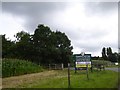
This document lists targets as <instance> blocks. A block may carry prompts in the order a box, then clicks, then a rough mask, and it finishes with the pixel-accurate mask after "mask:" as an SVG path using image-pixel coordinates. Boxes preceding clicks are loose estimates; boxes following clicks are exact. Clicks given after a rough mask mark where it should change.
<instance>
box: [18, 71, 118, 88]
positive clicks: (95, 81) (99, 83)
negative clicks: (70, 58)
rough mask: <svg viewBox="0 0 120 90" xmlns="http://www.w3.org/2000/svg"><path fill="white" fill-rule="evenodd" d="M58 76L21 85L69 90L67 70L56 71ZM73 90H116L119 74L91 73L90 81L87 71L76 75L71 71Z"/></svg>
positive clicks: (42, 78)
mask: <svg viewBox="0 0 120 90" xmlns="http://www.w3.org/2000/svg"><path fill="white" fill-rule="evenodd" d="M56 72H57V74H55V75H54V76H49V77H47V78H44V77H41V79H38V80H37V81H34V82H33V83H32V84H27V83H26V84H24V85H20V87H25V88H68V77H67V70H63V71H56ZM70 73H71V76H70V80H71V86H70V87H71V88H116V87H117V83H118V73H117V72H113V71H108V70H105V71H93V72H89V80H88V79H87V76H86V71H79V72H77V73H76V74H75V73H74V71H71V72H70Z"/></svg>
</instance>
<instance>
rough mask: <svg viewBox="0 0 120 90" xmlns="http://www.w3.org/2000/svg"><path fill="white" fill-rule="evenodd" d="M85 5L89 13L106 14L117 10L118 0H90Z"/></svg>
mask: <svg viewBox="0 0 120 90" xmlns="http://www.w3.org/2000/svg"><path fill="white" fill-rule="evenodd" d="M85 7H86V8H85V9H86V14H87V15H93V14H96V15H105V14H109V12H111V11H114V10H117V8H118V2H88V3H85Z"/></svg>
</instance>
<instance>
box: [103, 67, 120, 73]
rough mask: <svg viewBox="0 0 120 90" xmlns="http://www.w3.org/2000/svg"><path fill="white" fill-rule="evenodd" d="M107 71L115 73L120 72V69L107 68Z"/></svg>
mask: <svg viewBox="0 0 120 90" xmlns="http://www.w3.org/2000/svg"><path fill="white" fill-rule="evenodd" d="M105 69H106V70H112V71H115V72H120V68H105Z"/></svg>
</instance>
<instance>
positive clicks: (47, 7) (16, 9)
mask: <svg viewBox="0 0 120 90" xmlns="http://www.w3.org/2000/svg"><path fill="white" fill-rule="evenodd" d="M65 7H66V3H62V2H60V3H58V2H3V3H2V10H3V13H11V14H13V15H14V16H20V17H23V18H24V17H25V18H24V19H25V21H26V24H25V25H24V27H25V29H27V30H29V31H34V29H35V28H36V25H38V24H42V23H44V24H49V23H51V22H52V21H50V18H51V17H54V16H52V14H53V13H54V12H55V11H59V10H63V9H64V8H65ZM50 15H51V16H50Z"/></svg>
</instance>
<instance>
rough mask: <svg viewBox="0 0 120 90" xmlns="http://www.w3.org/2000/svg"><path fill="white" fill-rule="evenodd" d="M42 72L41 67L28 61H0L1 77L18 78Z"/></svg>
mask: <svg viewBox="0 0 120 90" xmlns="http://www.w3.org/2000/svg"><path fill="white" fill-rule="evenodd" d="M41 71H43V69H42V67H41V66H39V65H37V64H34V63H32V62H30V61H25V60H18V59H2V77H10V76H18V75H23V74H29V73H35V72H41Z"/></svg>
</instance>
